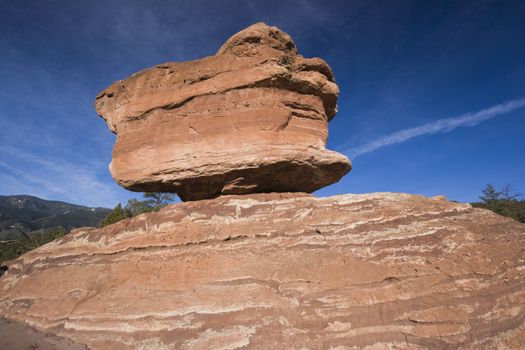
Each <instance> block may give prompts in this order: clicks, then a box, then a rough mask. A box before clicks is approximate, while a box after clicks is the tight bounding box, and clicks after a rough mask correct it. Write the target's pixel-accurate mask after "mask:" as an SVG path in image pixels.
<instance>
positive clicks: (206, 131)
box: [95, 23, 351, 200]
mask: <svg viewBox="0 0 525 350" xmlns="http://www.w3.org/2000/svg"><path fill="white" fill-rule="evenodd" d="M338 93H339V89H338V87H337V85H336V84H335V80H334V76H333V73H332V71H331V69H330V67H329V66H328V65H327V64H326V62H324V61H323V60H322V59H320V58H303V57H302V56H300V55H298V54H297V49H296V47H295V44H294V42H293V40H292V39H291V38H290V36H289V35H288V34H286V33H284V32H282V31H281V30H279V29H278V28H276V27H270V26H267V25H266V24H264V23H258V24H255V25H253V26H251V27H248V28H247V29H245V30H243V31H241V32H239V33H237V34H236V35H234V36H233V37H231V38H230V39H229V40H228V41H227V42H226V43H225V44H224V45H223V46H222V47H221V48H220V50H219V51H218V52H217V54H216V55H215V56H211V57H205V58H203V59H199V60H196V61H191V62H170V63H165V64H161V65H158V66H155V67H153V68H149V69H145V70H143V71H141V72H139V73H136V74H134V75H132V76H131V77H129V78H127V79H125V80H122V81H117V82H115V83H114V84H113V85H111V86H110V87H109V88H107V89H106V90H105V91H103V92H102V93H101V94H100V95H99V96H97V98H96V103H95V105H96V109H97V112H98V113H99V114H100V115H101V116H102V117H103V118H104V119H105V120H106V122H107V124H108V126H109V128H110V129H111V130H112V131H113V132H114V133H116V134H117V140H116V143H115V147H114V149H113V160H112V162H111V166H110V170H111V173H112V175H113V177H114V179H115V180H116V181H117V182H118V183H119V184H120V185H122V186H124V187H125V188H127V189H130V190H134V191H149V192H152V191H161V192H176V193H177V194H178V195H179V196H180V197H181V199H182V200H198V199H205V198H213V197H216V196H218V195H220V194H242V193H255V192H288V191H289V192H313V191H315V190H317V189H319V188H322V187H324V186H326V185H329V184H331V183H334V182H337V181H338V180H339V179H340V178H341V177H342V176H343V175H344V174H346V173H347V172H348V171H349V170H350V167H351V166H350V162H349V161H348V159H347V158H346V157H345V156H343V155H341V154H339V153H336V152H333V151H329V150H326V149H325V145H326V141H327V137H328V121H329V120H330V119H331V118H332V117H333V116H334V115H335V113H336V111H337V96H338Z"/></svg>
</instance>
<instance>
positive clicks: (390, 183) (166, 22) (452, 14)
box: [0, 0, 525, 207]
mask: <svg viewBox="0 0 525 350" xmlns="http://www.w3.org/2000/svg"><path fill="white" fill-rule="evenodd" d="M524 18H525V2H523V1H510V0H509V1H483V0H479V1H437V0H435V1H408V0H403V1H401V0H392V1H308V0H301V1H284V0H280V1H268V0H265V1H262V0H261V1H195V0H192V1H154V0H150V1H130V0H126V1H120V0H119V1H111V0H104V1H97V0H92V1H82V2H81V1H51V0H39V1H20V0H3V1H2V2H0V52H1V53H2V54H1V55H0V77H1V87H0V194H3V195H6V194H31V195H36V196H39V197H42V198H47V199H56V200H64V201H68V202H73V203H79V204H84V205H90V206H106V207H113V206H114V205H115V204H116V203H117V202H123V203H124V202H126V201H127V200H128V199H129V198H133V197H136V198H139V197H140V194H137V193H133V192H129V191H126V190H124V189H122V188H120V187H119V186H118V185H116V184H115V182H114V181H113V180H112V179H111V176H110V175H109V172H108V164H109V162H110V160H111V150H112V147H113V142H114V135H113V134H111V133H110V132H109V130H108V129H107V127H106V124H105V123H104V121H103V120H102V119H101V118H99V117H98V116H97V115H96V113H95V111H94V108H93V101H94V98H95V96H96V95H97V94H98V92H100V91H101V90H103V89H104V88H106V87H107V86H108V85H109V84H111V83H112V82H113V81H115V80H118V79H123V78H125V77H127V76H129V75H130V74H132V73H134V72H136V71H138V70H140V69H143V68H145V67H148V66H152V65H155V64H158V63H162V62H166V61H186V60H192V59H197V58H200V57H203V56H208V55H212V54H214V53H215V52H216V51H217V49H218V48H219V47H220V46H221V44H222V43H223V42H224V41H225V40H226V39H227V38H228V37H230V36H231V35H232V34H234V33H236V32H237V31H239V30H241V29H243V28H244V27H247V26H249V25H251V24H253V23H255V22H260V21H264V22H266V23H268V24H270V25H275V26H278V27H280V28H281V29H283V30H284V31H286V32H288V33H289V34H290V35H291V36H292V37H293V38H294V40H295V42H296V44H297V46H298V49H299V51H300V53H301V54H303V55H304V56H305V57H314V56H318V57H322V58H324V59H325V60H326V61H327V62H328V63H329V64H330V65H331V66H332V68H333V70H334V73H335V76H336V79H337V83H338V85H339V87H340V90H341V94H340V98H339V113H338V115H337V116H336V117H335V119H333V121H332V122H331V123H330V137H329V142H328V147H329V148H331V149H335V150H338V151H340V152H343V153H345V154H347V155H348V156H350V158H351V159H352V161H353V165H354V169H353V170H352V171H351V172H350V173H349V174H348V175H346V176H345V177H344V178H343V179H342V180H341V181H340V182H339V183H337V184H334V185H332V186H329V187H326V188H324V189H322V190H320V191H318V192H317V195H320V196H327V195H333V194H341V193H364V192H374V191H393V192H410V193H420V194H424V195H429V196H430V195H438V194H444V195H446V196H447V197H448V198H449V199H452V200H458V201H472V200H476V199H477V196H478V195H479V193H480V190H481V188H483V187H484V186H485V184H487V183H492V184H494V185H496V187H502V186H503V185H506V184H511V185H512V186H513V187H514V188H515V189H516V190H518V191H521V192H525V100H523V99H524V98H525V20H523V19H524Z"/></svg>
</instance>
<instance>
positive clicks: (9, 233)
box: [0, 195, 111, 241]
mask: <svg viewBox="0 0 525 350" xmlns="http://www.w3.org/2000/svg"><path fill="white" fill-rule="evenodd" d="M110 211H111V210H110V209H106V208H89V207H84V206H81V205H76V204H71V203H66V202H59V201H48V200H44V199H41V198H38V197H33V196H28V195H18V196H0V241H5V240H12V239H22V238H24V237H25V236H27V234H31V232H34V231H37V230H50V229H56V228H64V229H66V230H70V229H72V228H76V227H82V226H97V225H98V223H99V222H100V221H101V220H102V219H103V218H104V217H105V216H106V215H107V214H108V213H109V212H110Z"/></svg>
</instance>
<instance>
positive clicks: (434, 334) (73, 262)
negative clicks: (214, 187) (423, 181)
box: [0, 193, 525, 350]
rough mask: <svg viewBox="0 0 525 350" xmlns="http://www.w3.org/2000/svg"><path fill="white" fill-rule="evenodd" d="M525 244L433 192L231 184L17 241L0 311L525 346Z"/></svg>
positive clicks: (410, 344)
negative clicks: (52, 235)
mask: <svg viewBox="0 0 525 350" xmlns="http://www.w3.org/2000/svg"><path fill="white" fill-rule="evenodd" d="M524 247H525V225H523V224H520V223H518V222H516V221H513V220H511V219H508V218H503V217H501V216H498V215H496V214H494V213H492V212H489V211H486V210H482V209H474V208H472V207H471V206H470V205H467V204H458V203H451V202H448V201H446V200H443V199H439V198H437V199H428V198H424V197H420V196H413V195H407V194H395V193H372V194H366V195H342V196H336V197H330V198H319V199H317V198H314V197H311V196H309V195H306V194H255V195H243V196H222V197H220V198H217V199H213V200H204V201H197V202H186V203H179V204H175V205H171V206H168V207H166V208H164V209H162V210H161V211H160V212H157V213H147V214H143V215H140V216H138V217H135V218H133V219H129V220H124V221H121V222H119V223H116V224H114V225H111V226H107V227H105V228H102V229H90V230H88V229H84V230H78V231H76V232H73V233H71V234H69V235H67V236H64V237H63V238H61V239H59V240H57V241H54V242H52V243H49V244H47V245H45V246H42V247H40V248H38V249H36V250H34V251H31V252H29V253H27V254H24V255H23V256H22V257H20V258H19V259H18V260H15V261H13V262H12V263H10V264H9V269H8V270H7V272H6V273H5V275H4V276H2V277H1V278H0V313H1V314H2V315H4V316H6V317H8V318H10V319H15V320H20V321H23V322H26V323H28V324H30V325H31V326H33V327H36V328H38V329H40V330H44V331H47V332H52V333H55V334H57V335H60V336H62V337H67V338H70V339H71V340H73V341H75V342H77V343H84V344H87V345H88V347H89V348H90V349H108V350H109V349H111V350H114V349H332V350H336V349H337V350H340V349H341V350H342V349H407V350H408V349H410V350H412V349H419V350H421V349H458V348H459V349H472V350H480V349H523V348H525V322H524V320H525V285H524V283H525V282H524V281H525V248H524Z"/></svg>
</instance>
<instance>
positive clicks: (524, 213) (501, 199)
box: [471, 184, 525, 223]
mask: <svg viewBox="0 0 525 350" xmlns="http://www.w3.org/2000/svg"><path fill="white" fill-rule="evenodd" d="M482 193H483V194H482V195H481V196H480V197H479V199H480V202H475V203H471V204H472V206H473V207H476V208H484V209H489V210H492V211H493V212H495V213H496V214H499V215H503V216H508V217H510V218H513V219H514V220H516V221H519V222H523V223H525V200H519V197H521V194H519V193H516V192H515V191H514V190H513V189H512V188H511V187H510V185H507V186H504V187H503V188H502V189H501V190H499V191H497V190H496V189H495V188H494V186H493V185H491V184H488V185H487V187H485V189H483V190H482Z"/></svg>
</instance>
